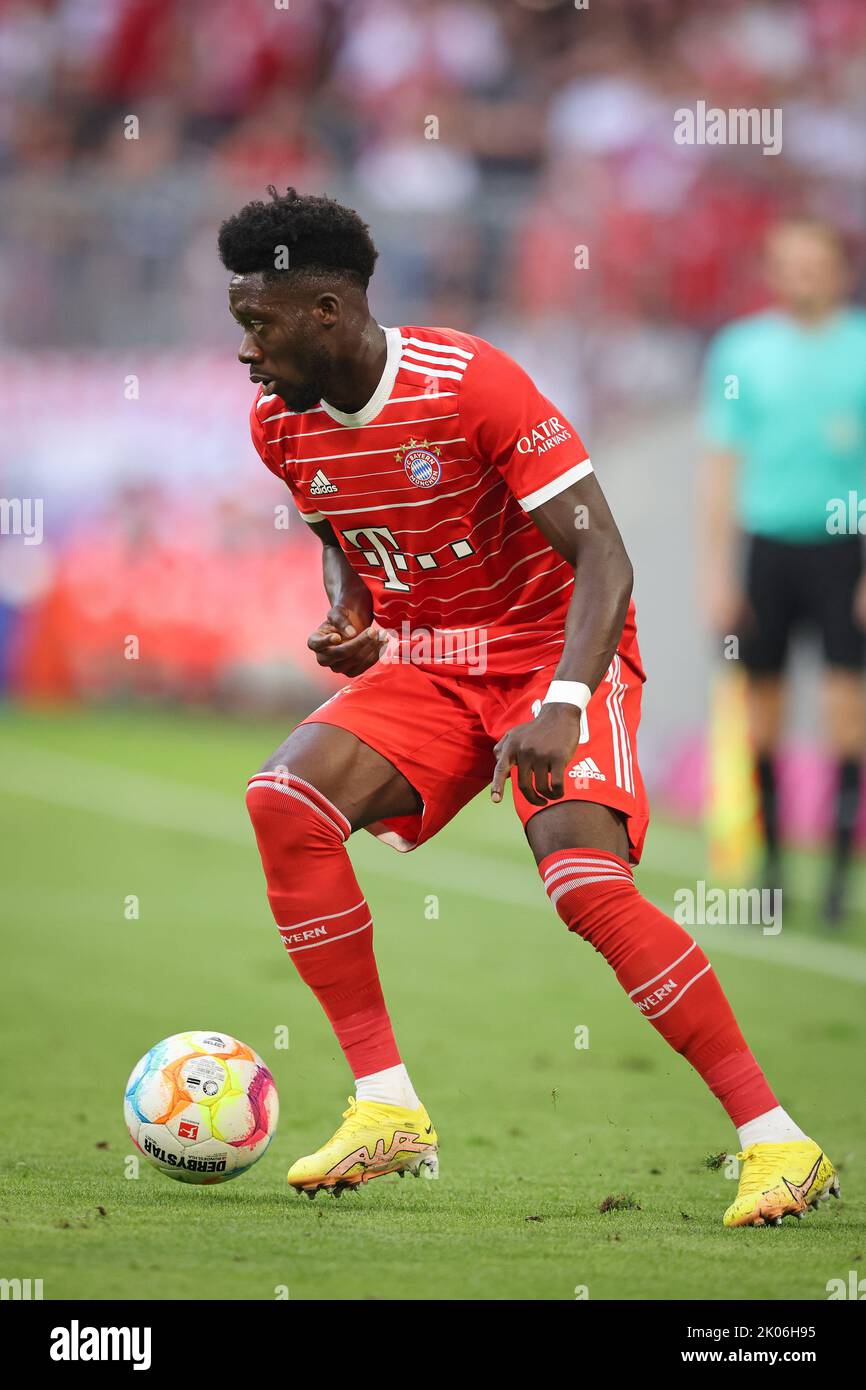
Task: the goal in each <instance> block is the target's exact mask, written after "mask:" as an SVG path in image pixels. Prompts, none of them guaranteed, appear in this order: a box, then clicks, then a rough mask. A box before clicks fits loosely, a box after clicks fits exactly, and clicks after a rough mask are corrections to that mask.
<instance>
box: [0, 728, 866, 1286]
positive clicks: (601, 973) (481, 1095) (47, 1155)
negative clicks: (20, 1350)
mask: <svg viewBox="0 0 866 1390" xmlns="http://www.w3.org/2000/svg"><path fill="white" fill-rule="evenodd" d="M283 732H284V730H282V729H279V728H276V727H274V726H273V725H265V724H262V723H243V722H242V721H232V720H228V719H220V718H215V717H212V716H208V715H201V716H195V715H190V714H184V715H181V714H178V715H176V716H175V715H168V714H147V713H142V714H134V713H128V712H127V713H115V712H103V713H97V712H91V713H88V714H83V715H81V714H79V715H75V714H46V715H40V714H36V713H33V714H23V713H20V712H19V713H16V712H14V711H8V710H7V711H6V712H5V713H4V714H3V715H2V717H0V807H2V811H0V815H2V824H0V834H2V845H3V859H4V869H3V875H2V924H3V934H4V947H3V975H4V991H3V992H4V1003H3V1011H2V1014H3V1018H2V1027H3V1035H4V1046H3V1056H4V1066H3V1082H4V1084H3V1121H4V1122H3V1125H2V1128H0V1183H2V1204H0V1276H2V1277H5V1278H14V1277H18V1278H28V1277H29V1278H41V1279H42V1280H43V1287H44V1295H45V1297H46V1298H49V1299H51V1298H86V1299H103V1298H114V1297H119V1298H124V1299H133V1298H134V1299H139V1298H140V1299H169V1298H183V1299H196V1298H230V1299H235V1298H237V1299H274V1298H276V1297H278V1296H281V1291H284V1290H288V1296H289V1297H290V1298H291V1299H301V1300H309V1299H355V1298H362V1299H365V1298H383V1299H397V1298H400V1299H403V1298H407V1299H455V1298H456V1299H483V1300H489V1299H565V1300H572V1299H574V1298H575V1296H576V1290H581V1289H586V1290H587V1291H588V1295H589V1298H590V1300H592V1299H666V1298H699V1299H770V1300H784V1299H792V1298H805V1299H816V1300H821V1299H824V1298H826V1297H827V1292H826V1286H827V1281H828V1280H830V1279H834V1278H842V1279H845V1280H847V1278H848V1272H849V1270H851V1269H861V1270H862V1271H863V1272H864V1273H866V1254H864V1252H866V1232H864V1227H863V1217H864V1212H866V1202H864V1196H863V1172H864V1163H863V1152H864V1140H866V1132H864V1116H863V1107H862V1104H861V1098H862V1096H863V1094H864V1086H863V1081H864V1077H863V1058H864V1042H866V1012H864V1007H863V1004H864V987H866V926H864V925H863V923H862V921H861V923H859V924H858V923H857V922H855V923H854V924H853V925H852V926H850V927H849V928H848V929H847V930H846V931H845V933H844V934H843V935H841V936H840V937H838V938H837V939H835V940H833V941H829V942H828V941H827V940H826V939H825V937H824V936H823V935H822V934H821V932H820V930H819V928H818V927H817V925H815V924H814V921H813V917H814V914H813V911H812V906H811V905H812V903H813V902H814V895H815V891H816V885H817V883H818V882H819V875H820V869H821V863H820V861H819V860H818V859H817V858H816V857H815V856H814V855H809V854H803V853H800V854H797V855H796V856H795V857H794V863H793V867H792V872H793V874H794V875H795V877H794V882H793V889H792V893H791V896H792V897H793V896H794V894H796V896H797V899H798V904H797V905H796V907H792V908H790V909H789V908H788V905H787V904H786V917H785V927H784V930H783V931H782V933H781V934H780V935H779V936H778V937H767V936H764V935H762V934H761V932H760V931H759V930H756V929H755V928H750V929H736V928H731V927H715V928H711V927H710V928H705V929H703V930H700V931H699V932H698V935H699V939H700V940H701V943H702V944H703V945H704V947H705V949H706V950H707V951H708V953H709V955H710V956H711V958H712V959H713V961H714V963H715V964H716V966H717V968H718V970H719V973H720V975H721V979H722V982H723V984H724V986H725V988H726V989H727V990H728V992H729V994H730V997H731V999H732V1001H733V1004H734V1007H735V1009H736V1010H737V1013H738V1016H739V1018H740V1021H741V1023H742V1025H743V1027H744V1030H745V1032H746V1034H747V1036H748V1038H749V1039H750V1041H751V1044H752V1047H753V1048H754V1050H755V1052H756V1054H757V1056H758V1057H759V1059H760V1060H761V1061H762V1063H763V1065H764V1066H765V1068H766V1069H767V1071H768V1073H769V1076H770V1079H771V1081H772V1083H773V1085H774V1086H775V1088H776V1090H777V1093H778V1094H779V1096H780V1099H781V1101H782V1103H783V1104H784V1105H786V1106H787V1107H788V1108H789V1109H790V1110H791V1111H792V1112H793V1114H794V1115H795V1117H797V1118H799V1120H800V1123H801V1124H803V1126H804V1127H805V1128H807V1129H808V1130H810V1131H811V1132H812V1133H813V1135H814V1136H815V1137H816V1138H818V1139H819V1140H820V1142H821V1143H823V1144H825V1145H826V1146H827V1149H828V1151H829V1153H830V1154H831V1156H832V1157H833V1158H834V1160H835V1161H836V1162H837V1163H838V1164H839V1165H840V1167H841V1170H842V1172H841V1178H842V1200H841V1201H840V1202H839V1203H831V1204H827V1205H826V1206H825V1207H824V1208H823V1209H822V1211H821V1212H820V1213H816V1214H813V1215H810V1217H809V1218H808V1220H806V1221H803V1222H793V1221H788V1222H786V1223H784V1224H783V1226H781V1227H779V1228H766V1229H760V1230H746V1231H735V1232H727V1231H724V1230H723V1229H722V1227H721V1224H720V1223H721V1216H722V1211H723V1209H724V1207H725V1205H726V1204H727V1202H728V1201H729V1200H730V1197H731V1195H732V1192H733V1190H734V1184H733V1182H732V1180H731V1179H730V1178H729V1177H726V1176H725V1173H724V1170H721V1171H715V1172H713V1171H710V1170H709V1169H708V1168H707V1167H706V1166H705V1159H706V1157H707V1155H709V1154H711V1153H714V1152H716V1153H717V1152H719V1151H721V1150H724V1149H733V1148H735V1146H736V1137H735V1135H734V1133H733V1131H732V1130H731V1129H730V1127H729V1125H728V1123H727V1120H726V1118H725V1116H724V1114H723V1113H722V1111H721V1109H720V1108H719V1107H718V1105H717V1103H716V1102H715V1101H714V1099H713V1098H712V1096H710V1095H709V1094H708V1093H707V1092H706V1091H705V1090H704V1088H703V1086H702V1084H701V1082H700V1080H699V1079H698V1078H697V1076H696V1075H695V1074H694V1073H693V1072H692V1071H691V1069H690V1068H689V1067H688V1066H687V1065H686V1064H685V1063H684V1062H683V1061H682V1060H681V1059H680V1058H678V1057H676V1056H674V1055H673V1054H671V1053H669V1052H668V1050H667V1048H666V1047H665V1045H664V1043H663V1042H662V1041H661V1039H660V1038H658V1037H657V1036H656V1034H655V1033H654V1032H653V1030H652V1029H651V1028H650V1027H648V1026H647V1024H646V1023H645V1022H644V1021H643V1020H642V1019H641V1018H640V1017H639V1016H638V1014H637V1013H636V1012H635V1011H634V1010H633V1009H631V1008H630V1007H629V1005H628V1003H627V1001H626V1000H625V999H624V998H623V997H622V994H621V991H620V988H619V986H618V985H617V983H616V980H615V979H614V977H613V975H612V974H611V972H610V971H609V969H608V967H607V966H606V965H605V963H604V962H603V961H602V960H601V959H600V958H598V957H596V955H595V953H594V952H593V951H592V950H591V948H589V947H588V946H587V945H585V944H584V943H582V942H580V941H577V940H575V939H574V938H572V937H569V935H568V934H567V933H566V931H565V930H564V928H563V927H562V924H561V923H560V921H559V920H558V918H557V917H556V916H555V915H554V914H553V912H552V911H551V909H550V908H549V906H548V904H547V901H546V899H545V897H544V894H543V892H542V889H541V886H540V882H539V880H538V877H537V875H536V872H535V869H534V866H533V864H532V861H531V858H530V856H529V853H528V851H527V849H526V847H525V845H524V843H523V839H522V835H521V832H520V827H519V825H518V824H517V821H516V818H515V816H514V814H513V812H512V810H511V808H510V806H509V805H507V804H503V805H502V806H499V807H494V806H492V805H490V804H488V803H487V802H486V801H485V799H484V798H483V797H482V798H481V799H479V801H478V802H476V803H475V804H474V805H473V806H471V807H469V808H468V809H467V810H466V811H465V812H464V813H463V815H462V816H461V817H460V818H459V819H458V820H457V821H456V822H455V823H454V824H453V825H452V826H450V827H449V828H448V829H447V830H446V831H445V832H444V833H443V834H442V835H441V836H440V837H439V838H438V840H437V841H435V842H434V843H433V844H431V845H430V846H428V847H426V848H425V849H422V850H421V851H419V852H417V853H415V854H411V855H408V856H400V855H397V854H395V853H394V852H393V851H391V850H389V849H387V848H384V847H382V846H379V845H378V844H376V843H375V842H374V841H373V840H372V839H371V838H370V837H369V836H366V835H360V836H357V837H355V840H354V841H353V851H352V852H353V857H354V859H355V863H356V867H357V868H358V871H359V877H360V879H361V882H362V885H363V887H364V889H365V891H366V893H367V897H368V899H369V901H370V903H371V906H372V909H373V913H374V920H375V923H376V942H377V954H378V957H379V964H380V968H381V971H382V976H383V981H384V986H385V991H386V995H387V997H388V1000H389V1003H390V1006H391V1011H392V1016H393V1019H394V1024H395V1027H396V1031H397V1037H398V1039H399V1041H400V1044H401V1048H402V1050H403V1053H404V1056H405V1058H406V1060H407V1063H408V1066H409V1068H410V1070H411V1073H412V1076H413V1079H414V1081H415V1084H416V1087H417V1088H418V1090H419V1092H420V1094H421V1095H422V1096H423V1097H424V1100H425V1103H426V1104H427V1106H428V1108H429V1109H430V1111H431V1114H432V1116H433V1118H434V1121H435V1123H436V1125H437V1127H438V1129H439V1133H440V1139H441V1168H442V1172H441V1178H440V1180H439V1181H438V1182H423V1181H413V1180H412V1179H406V1180H405V1181H402V1182H401V1181H397V1180H393V1179H385V1180H380V1181H377V1182H374V1183H371V1184H370V1185H369V1186H368V1187H367V1188H366V1189H365V1190H364V1191H362V1192H361V1193H359V1194H357V1195H353V1194H347V1195H345V1196H344V1197H343V1198H342V1199H341V1200H339V1201H337V1200H335V1199H333V1198H328V1197H326V1196H324V1195H320V1196H319V1197H318V1198H317V1199H316V1200H315V1201H314V1202H309V1201H308V1200H307V1199H306V1198H299V1197H296V1196H295V1195H294V1194H293V1193H291V1192H290V1191H289V1190H288V1189H287V1187H286V1184H285V1173H286V1169H287V1168H288V1166H289V1163H290V1162H291V1161H292V1160H293V1158H295V1157H297V1156H298V1155H299V1154H300V1153H305V1152H308V1151H309V1150H310V1149H311V1148H313V1147H315V1145H317V1144H318V1143H320V1142H321V1141H322V1140H324V1139H325V1138H326V1137H327V1135H328V1134H330V1132H331V1131H332V1129H333V1128H334V1127H335V1124H336V1123H337V1121H338V1119H339V1115H340V1112H341V1110H342V1109H343V1108H344V1104H345V1102H344V1098H345V1096H346V1095H348V1094H349V1091H350V1077H349V1074H348V1071H347V1069H346V1067H345V1064H344V1062H343V1060H342V1058H341V1057H340V1055H339V1053H338V1051H337V1049H336V1047H335V1044H334V1042H333V1040H332V1037H331V1035H330V1031H329V1029H328V1026H327V1023H326V1022H325V1020H324V1018H323V1017H322V1016H320V1013H319V1010H318V1006H317V1005H316V1002H315V1000H314V999H313V998H312V997H310V996H308V995H307V992H306V990H305V989H304V987H303V986H302V985H301V983H300V981H299V980H298V979H297V978H296V976H295V974H294V970H293V967H292V965H291V963H290V962H289V961H288V960H287V959H286V956H285V953H284V951H283V949H282V947H281V945H280V943H279V940H278V937H277V934H276V932H275V930H274V928H273V925H272V922H271V918H270V914H269V911H268V908H267V903H266V901H265V896H264V884H263V879H262V876H261V869H260V866H259V862H258V857H257V854H256V850H255V845H254V842H253V838H252V832H251V830H250V828H249V825H248V823H247V820H246V815H245V811H244V808H243V789H244V784H245V781H246V778H247V777H248V776H249V775H250V774H251V773H252V772H253V771H254V770H255V769H256V767H257V766H258V765H259V763H260V762H261V761H262V759H263V758H264V756H265V755H266V754H267V753H269V752H270V751H271V749H272V748H273V747H274V746H276V744H277V743H278V741H279V739H280V737H281V736H282V734H283ZM704 873H705V869H704V862H703V857H702V851H701V843H700V837H699V835H698V833H697V832H696V831H694V830H689V829H682V828H677V827H674V826H672V825H669V824H665V823H663V822H659V823H658V824H656V825H654V826H653V827H651V830H650V835H649V840H648V844H647V850H646V855H645V867H643V868H642V869H640V870H639V877H638V881H639V883H640V884H641V885H642V887H643V891H644V892H646V893H647V894H648V895H649V896H651V897H652V898H653V899H654V900H655V901H657V902H658V903H660V904H661V905H662V906H667V907H668V909H670V907H671V904H672V896H673V892H674V890H675V888H676V887H677V886H686V885H688V884H690V883H691V884H693V883H694V881H695V880H696V879H697V878H700V877H702V876H703V875H704ZM130 895H135V896H136V897H137V899H138V902H139V915H138V917H137V919H135V918H133V919H129V918H128V917H127V915H126V913H125V904H126V902H127V900H128V898H129V896H130ZM857 895H858V896H857V902H858V904H859V909H860V917H861V919H862V918H863V916H864V914H863V911H862V909H863V903H864V875H863V869H862V867H861V868H859V869H858V882H857ZM437 907H438V916H437V915H436V909H437ZM581 1026H583V1027H586V1028H588V1030H589V1032H588V1037H589V1046H588V1047H587V1048H580V1049H578V1048H576V1047H575V1030H576V1029H577V1028H579V1027H581ZM284 1027H285V1028H288V1030H289V1039H290V1046H289V1048H288V1050H280V1049H278V1048H276V1047H275V1038H276V1036H277V1030H279V1029H281V1028H284ZM189 1028H203V1029H226V1030H228V1031H229V1032H231V1033H233V1034H235V1035H236V1036H238V1037H240V1038H242V1039H243V1040H244V1041H245V1042H248V1043H250V1044H251V1045H252V1046H253V1047H255V1048H257V1049H258V1051H259V1052H261V1053H262V1055H263V1056H264V1058H265V1060H266V1061H267V1062H268V1065H269V1066H270V1067H271V1068H272V1070H273V1072H274V1075H275V1078H276V1082H277V1086H278V1089H279V1093H280V1100H281V1118H280V1125H279V1130H278V1134H277V1137H276V1138H275V1140H274V1142H273V1144H272V1145H271V1148H270V1150H269V1152H268V1153H267V1155H266V1156H265V1158H264V1159H263V1160H262V1161H261V1162H260V1163H259V1164H258V1165H257V1166H256V1167H255V1168H254V1169H253V1170H252V1171H251V1172H250V1173H248V1174H246V1175H244V1176H243V1177H241V1178H239V1179H238V1180H236V1181H233V1182H229V1183H226V1184H225V1185H223V1186H218V1187H213V1188H206V1189H201V1188H194V1187H185V1186H183V1185H181V1184H179V1183H173V1182H171V1181H169V1180H167V1179H166V1178H164V1177H162V1176H161V1175H160V1174H159V1173H157V1172H156V1171H155V1170H153V1169H151V1168H150V1167H149V1166H148V1165H147V1164H145V1163H144V1161H142V1164H141V1172H140V1176H139V1177H138V1178H137V1179H132V1178H130V1177H127V1176H126V1157H127V1155H128V1154H129V1153H130V1152H131V1151H132V1145H131V1143H130V1141H129V1138H128V1136H127V1134H126V1130H125V1127H124V1123H123V1115H122V1107H121V1095H122V1091H123V1086H124V1083H125V1081H126V1077H127V1074H128V1072H129V1071H130V1069H131V1067H132V1065H133V1063H134V1062H135V1061H136V1060H137V1058H138V1057H139V1056H140V1055H141V1054H142V1053H143V1052H144V1051H145V1050H146V1049H147V1048H148V1047H149V1046H150V1045H151V1044H152V1043H154V1042H156V1041H157V1040H158V1039H159V1038H162V1037H164V1036H165V1035H167V1034H169V1033H174V1032H177V1031H180V1030H184V1029H189ZM611 1195H612V1196H620V1195H624V1196H628V1197H630V1198H632V1199H633V1201H634V1203H635V1205H633V1206H631V1207H628V1208H625V1209H613V1210H609V1211H605V1212H601V1211H600V1210H599V1208H600V1206H601V1205H602V1203H603V1202H604V1199H605V1198H607V1197H608V1196H611ZM282 1296H285V1294H284V1293H282Z"/></svg>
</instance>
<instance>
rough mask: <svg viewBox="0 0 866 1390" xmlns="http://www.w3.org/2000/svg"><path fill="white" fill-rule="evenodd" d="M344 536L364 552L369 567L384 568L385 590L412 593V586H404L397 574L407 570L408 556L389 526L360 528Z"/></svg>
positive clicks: (346, 532) (345, 533) (344, 533)
mask: <svg viewBox="0 0 866 1390" xmlns="http://www.w3.org/2000/svg"><path fill="white" fill-rule="evenodd" d="M343 535H344V537H345V539H346V540H347V541H348V542H349V544H350V545H355V546H357V547H358V549H359V550H361V551H363V553H364V559H365V560H366V561H367V564H368V565H376V564H379V565H381V566H382V568H383V569H384V571H385V580H384V584H383V587H384V588H385V589H392V590H393V589H396V590H398V591H399V592H400V593H404V594H408V593H409V592H410V590H411V586H410V585H409V584H404V583H403V580H402V579H401V578H400V576H399V575H398V573H397V571H398V570H405V569H406V567H407V562H406V556H405V555H404V554H403V552H402V551H401V549H400V546H399V544H398V542H397V538H396V536H394V534H393V533H392V531H391V528H390V527H389V526H358V527H357V528H356V529H355V530H353V531H344V532H343Z"/></svg>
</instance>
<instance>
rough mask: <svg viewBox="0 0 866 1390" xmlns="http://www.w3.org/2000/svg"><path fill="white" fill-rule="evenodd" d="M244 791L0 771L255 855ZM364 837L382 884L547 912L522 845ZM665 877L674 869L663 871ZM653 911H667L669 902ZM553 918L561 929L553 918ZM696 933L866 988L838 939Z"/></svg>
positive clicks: (64, 800) (45, 759) (36, 792)
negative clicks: (496, 848)
mask: <svg viewBox="0 0 866 1390" xmlns="http://www.w3.org/2000/svg"><path fill="white" fill-rule="evenodd" d="M13 759H14V760H13ZM245 785H246V784H245V783H244V786H240V785H239V786H238V795H237V799H235V798H234V797H230V796H228V795H226V794H225V793H224V792H210V791H208V792H206V791H203V790H202V789H201V788H199V787H192V786H190V785H189V784H186V783H182V782H173V781H171V780H170V779H169V778H164V777H159V776H155V775H153V774H152V773H147V772H138V771H135V772H133V771H130V770H128V769H126V768H122V767H118V766H116V765H111V766H108V765H106V764H102V763H95V762H89V761H87V760H86V759H83V758H77V757H74V756H73V755H71V754H68V753H54V752H47V751H46V750H45V749H36V748H32V747H28V748H27V749H24V748H23V747H22V745H21V744H20V743H19V744H18V745H17V747H16V749H15V752H14V754H13V755H12V756H11V757H10V756H9V755H7V756H6V757H5V760H4V763H3V766H2V768H0V791H4V792H7V793H12V794H14V795H16V796H23V797H28V798H30V799H31V800H34V801H41V802H44V803H47V804H49V805H54V806H66V807H69V808H71V809H73V810H76V811H89V812H92V813H94V814H96V815H104V816H108V817H109V818H110V819H112V820H117V819H122V820H126V821H130V822H133V823H137V824H139V825H146V826H149V827H151V828H153V829H155V830H169V831H172V832H173V833H179V834H188V835H198V836H201V837H202V838H205V839H209V840H219V841H222V842H223V843H228V844H235V845H240V846H243V848H244V849H246V850H249V851H250V852H253V851H254V846H255V841H254V838H253V833H252V828H251V826H250V824H249V822H248V820H247V817H246V812H245V810H244V804H243V795H244V790H245ZM491 813H492V814H494V815H495V814H497V808H495V807H494V808H491ZM366 839H367V837H365V836H363V837H362V836H358V837H356V838H355V839H353V841H352V845H353V850H358V849H360V851H361V852H360V854H359V855H358V856H357V857H358V859H359V860H360V862H361V865H362V869H363V872H364V873H365V874H366V873H369V874H374V875H376V876H377V877H382V878H387V879H388V881H389V883H390V884H391V885H393V884H395V883H397V884H399V882H400V881H401V880H403V881H404V882H411V883H418V884H421V885H423V886H424V887H426V888H428V889H430V888H431V887H433V886H435V884H436V881H437V880H440V881H442V882H445V883H446V884H447V885H448V887H449V888H454V889H455V890H456V891H458V892H460V893H462V894H466V895H469V896H472V897H476V898H479V899H481V900H482V901H483V902H487V903H490V902H495V903H502V904H505V905H507V906H511V907H521V908H525V909H526V910H527V911H530V912H535V911H537V912H538V913H539V916H541V915H548V916H549V915H550V908H549V907H548V904H547V901H546V898H545V894H544V890H543V888H542V885H541V880H540V879H539V878H537V876H536V873H535V868H534V866H533V863H532V858H531V856H530V854H529V850H528V848H524V853H523V860H522V861H518V860H517V859H515V860H513V861H512V860H510V859H503V858H499V857H494V856H492V855H489V854H484V853H483V852H482V853H478V852H475V851H472V852H465V851H462V850H459V849H455V848H452V847H451V846H449V845H448V844H447V843H437V842H433V843H432V844H430V845H428V846H425V847H424V848H422V849H421V850H419V851H416V852H415V853H413V854H406V855H400V856H399V857H398V856H395V854H394V851H393V850H390V849H386V848H385V847H384V846H376V845H373V843H372V842H370V843H369V844H366V843H364V842H365V840H366ZM521 848H523V847H521ZM386 855H387V856H388V858H387V860H386V859H385V857H384V856H386ZM666 871H667V872H669V871H670V870H669V868H668V867H667V866H666ZM659 906H660V907H661V908H662V909H663V910H666V909H667V907H668V906H669V905H667V904H665V903H659ZM553 921H554V924H558V923H559V919H558V918H555V919H553ZM696 934H697V935H699V936H700V939H701V942H702V944H703V945H704V946H705V947H706V948H707V950H708V951H710V952H712V953H715V952H719V953H721V954H724V955H730V956H735V957H738V958H739V959H741V960H758V961H760V962H762V963H763V964H765V965H768V966H780V965H781V966H786V967H788V968H790V969H793V970H806V971H809V972H810V973H812V974H816V975H824V976H827V977H829V978H830V979H833V980H842V981H845V982H846V983H849V984H866V951H863V950H861V949H859V948H858V947H856V946H849V945H847V944H846V943H844V942H839V941H818V940H815V939H814V938H812V937H806V936H799V935H794V934H787V935H786V933H785V932H784V931H782V932H780V933H779V935H778V936H764V935H763V933H762V932H761V931H760V928H757V927H733V926H730V927H704V928H702V929H699V930H698V931H697V932H696Z"/></svg>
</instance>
